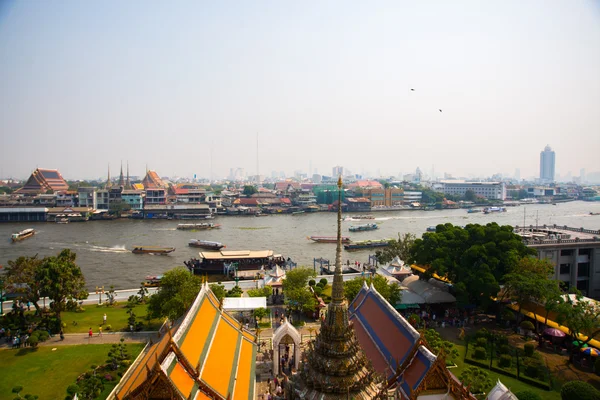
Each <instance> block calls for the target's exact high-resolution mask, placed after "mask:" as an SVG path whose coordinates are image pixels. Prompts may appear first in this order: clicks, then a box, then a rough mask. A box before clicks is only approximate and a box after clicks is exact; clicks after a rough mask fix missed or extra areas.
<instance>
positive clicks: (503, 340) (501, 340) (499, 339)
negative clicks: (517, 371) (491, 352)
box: [494, 334, 508, 346]
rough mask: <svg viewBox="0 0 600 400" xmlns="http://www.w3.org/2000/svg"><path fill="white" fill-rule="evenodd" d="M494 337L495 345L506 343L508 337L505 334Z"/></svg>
mask: <svg viewBox="0 0 600 400" xmlns="http://www.w3.org/2000/svg"><path fill="white" fill-rule="evenodd" d="M494 339H495V341H496V345H498V346H503V345H508V337H507V336H505V335H500V334H498V335H495V336H494Z"/></svg>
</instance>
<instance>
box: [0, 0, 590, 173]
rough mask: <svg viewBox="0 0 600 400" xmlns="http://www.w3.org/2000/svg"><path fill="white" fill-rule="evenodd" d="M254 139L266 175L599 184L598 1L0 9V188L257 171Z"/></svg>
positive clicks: (1, 0) (60, 4) (48, 4)
mask: <svg viewBox="0 0 600 400" xmlns="http://www.w3.org/2000/svg"><path fill="white" fill-rule="evenodd" d="M411 88H414V89H415V91H411V90H410V89H411ZM439 109H442V110H443V111H442V112H440V111H439ZM257 133H258V135H259V143H260V148H259V158H260V161H259V163H260V165H259V169H260V173H261V174H264V175H270V174H271V171H273V170H277V171H285V172H286V173H288V174H291V173H293V171H295V170H303V171H305V172H308V170H309V167H310V166H311V165H312V168H313V172H314V170H317V171H318V172H319V173H323V174H330V173H331V168H332V167H333V166H335V165H338V164H339V165H343V166H345V167H347V168H349V169H351V170H352V171H353V172H356V173H361V172H364V171H370V172H371V173H373V174H374V173H376V172H377V171H379V172H381V173H382V174H390V175H397V174H398V173H399V172H403V173H407V172H411V171H414V169H415V168H416V167H417V166H419V167H421V169H422V170H423V171H425V172H426V173H429V172H430V171H431V169H432V165H434V166H435V171H436V173H441V172H449V173H452V174H454V175H467V174H477V175H488V174H493V173H496V172H503V173H506V174H510V175H512V174H513V173H514V171H515V168H520V171H521V176H522V177H526V176H533V175H538V174H539V153H540V151H541V150H542V149H543V148H544V146H545V145H546V144H550V145H551V146H552V147H553V148H554V150H555V151H556V170H557V172H558V173H561V174H563V175H565V174H566V173H567V172H568V171H572V173H573V175H579V170H580V168H585V169H586V170H587V171H588V172H591V171H597V170H600V157H599V153H600V1H597V0H596V1H591V0H589V1H585V0H560V1H558V0H556V1H549V0H539V1H538V0H525V1H523V0H504V1H500V0H498V1H491V0H477V1H447V0H440V1H426V0H425V1H400V0H393V1H389V2H386V1H373V2H371V1H308V2H305V1H296V2H291V1H259V0H256V1H236V2H233V1H210V2H209V1H189V2H187V1H185V2H184V1H141V0H140V1H134V0H129V1H79V0H74V1H60V0H57V1H41V0H40V1H34V0H32V1H6V0H0V134H1V143H0V146H1V153H0V154H1V155H0V170H1V171H0V175H3V176H5V177H8V176H13V177H22V178H26V177H27V176H28V174H29V173H30V172H31V171H32V170H33V169H34V168H35V167H36V166H39V167H45V168H58V169H59V170H60V171H61V172H62V174H63V176H64V177H65V178H67V179H79V178H92V177H99V176H105V174H106V169H107V164H108V163H110V165H111V170H112V173H113V174H117V173H118V167H119V163H120V161H121V160H123V161H127V160H129V164H130V169H131V174H132V175H142V174H143V173H144V169H145V165H146V164H147V165H148V167H149V168H150V169H155V170H157V171H158V173H159V174H160V175H163V176H164V175H179V176H192V175H193V174H195V173H196V174H198V175H199V176H206V177H208V176H209V175H210V172H211V154H212V171H213V176H214V177H218V176H225V175H227V174H228V173H229V168H231V167H241V168H244V169H245V170H246V172H247V173H248V174H255V173H256V159H257V157H256V135H257ZM211 149H212V151H211Z"/></svg>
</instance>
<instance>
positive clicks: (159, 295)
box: [148, 267, 201, 321]
mask: <svg viewBox="0 0 600 400" xmlns="http://www.w3.org/2000/svg"><path fill="white" fill-rule="evenodd" d="M200 287H201V281H200V278H199V277H197V276H195V275H192V274H190V272H189V271H188V269H187V268H185V267H177V268H174V269H172V270H170V271H167V272H166V273H165V274H164V275H163V277H162V279H161V281H160V287H159V288H158V291H157V292H156V293H155V294H153V295H152V296H150V298H149V300H148V313H149V314H150V315H151V316H152V317H155V318H158V317H168V318H169V319H171V320H172V321H174V320H176V319H177V318H179V317H181V316H182V315H183V314H184V313H185V311H186V310H187V309H188V308H190V307H191V305H192V303H193V302H194V300H195V299H196V296H198V293H199V292H200Z"/></svg>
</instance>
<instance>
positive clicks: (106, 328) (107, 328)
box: [104, 325, 112, 331]
mask: <svg viewBox="0 0 600 400" xmlns="http://www.w3.org/2000/svg"><path fill="white" fill-rule="evenodd" d="M111 329H112V325H106V326H105V327H104V330H105V331H110V330H111Z"/></svg>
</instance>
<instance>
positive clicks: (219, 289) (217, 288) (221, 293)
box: [208, 283, 227, 301]
mask: <svg viewBox="0 0 600 400" xmlns="http://www.w3.org/2000/svg"><path fill="white" fill-rule="evenodd" d="M208 286H209V287H210V290H212V292H213V294H214V295H215V297H216V298H217V299H218V300H219V301H221V300H223V299H224V298H225V297H227V290H225V286H224V285H219V284H217V283H211V284H210V285H208Z"/></svg>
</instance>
